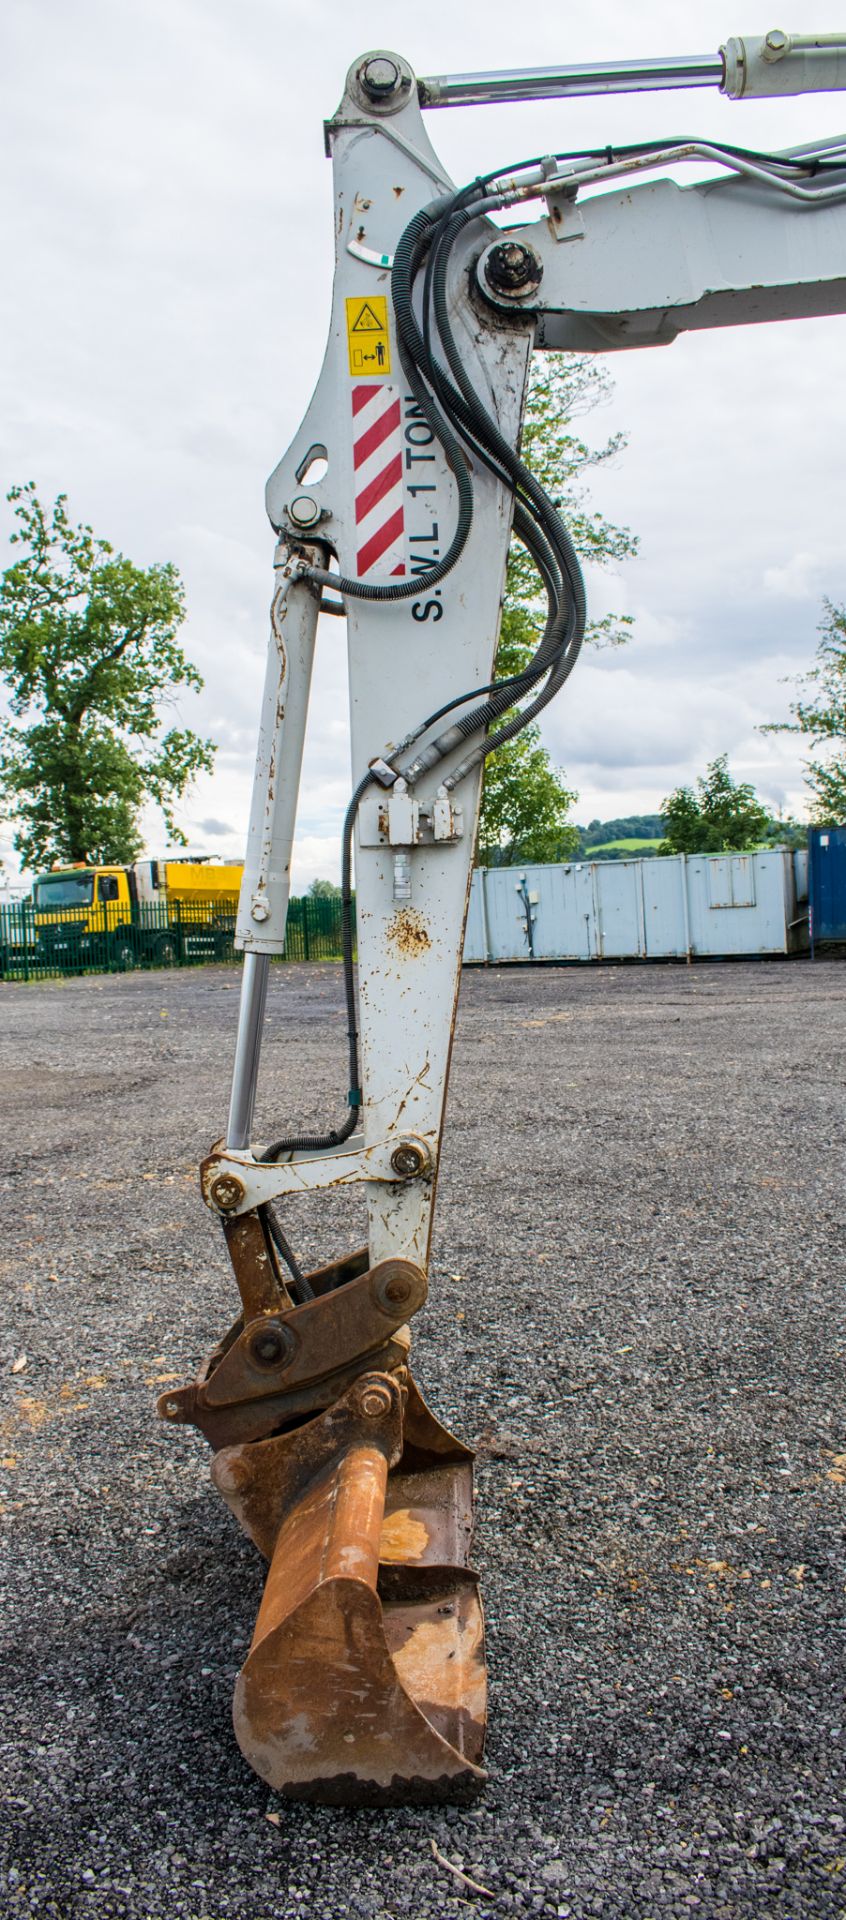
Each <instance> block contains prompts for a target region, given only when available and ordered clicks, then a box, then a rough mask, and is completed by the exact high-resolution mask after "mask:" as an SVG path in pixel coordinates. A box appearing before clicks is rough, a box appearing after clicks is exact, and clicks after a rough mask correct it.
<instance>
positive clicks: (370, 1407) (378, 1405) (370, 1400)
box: [359, 1384, 392, 1420]
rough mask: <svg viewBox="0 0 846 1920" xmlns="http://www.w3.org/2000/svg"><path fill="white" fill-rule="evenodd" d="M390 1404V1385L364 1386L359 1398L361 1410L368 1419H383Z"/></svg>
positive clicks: (389, 1409)
mask: <svg viewBox="0 0 846 1920" xmlns="http://www.w3.org/2000/svg"><path fill="white" fill-rule="evenodd" d="M391 1405H392V1400H391V1390H390V1387H380V1386H377V1385H376V1384H374V1385H373V1386H372V1387H365V1389H364V1392H363V1393H362V1395H361V1399H360V1400H359V1406H360V1408H361V1411H362V1413H363V1414H364V1415H365V1417H366V1419H368V1420H384V1418H385V1415H386V1414H387V1413H390V1411H391Z"/></svg>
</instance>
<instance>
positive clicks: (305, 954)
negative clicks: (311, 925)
mask: <svg viewBox="0 0 846 1920" xmlns="http://www.w3.org/2000/svg"><path fill="white" fill-rule="evenodd" d="M310 958H311V953H310V950H309V944H308V894H307V893H304V894H303V959H304V960H309V959H310Z"/></svg>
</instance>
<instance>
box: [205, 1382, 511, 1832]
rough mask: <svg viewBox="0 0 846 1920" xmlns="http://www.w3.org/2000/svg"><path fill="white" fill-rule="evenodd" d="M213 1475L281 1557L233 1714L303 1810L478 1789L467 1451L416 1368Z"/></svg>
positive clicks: (479, 1643)
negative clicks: (438, 1414) (424, 1392)
mask: <svg viewBox="0 0 846 1920" xmlns="http://www.w3.org/2000/svg"><path fill="white" fill-rule="evenodd" d="M212 1475H213V1478H214V1481H215V1483H216V1485H217V1487H218V1488H219V1490H220V1492H221V1493H222V1494H223V1496H224V1498H225V1500H226V1501H227V1503H228V1505H229V1506H230V1507H231V1508H232V1510H233V1512H234V1513H235V1515H236V1516H237V1518H238V1520H239V1522H240V1524H241V1526H242V1527H243V1528H244V1530H245V1532H247V1533H248V1534H249V1535H250V1538H251V1539H252V1540H253V1541H254V1542H255V1544H256V1545H257V1546H258V1547H259V1549H260V1550H261V1552H262V1553H263V1554H264V1555H265V1556H266V1558H267V1559H268V1560H269V1562H270V1571H269V1574H268V1578H267V1585H266V1587H265V1592H264V1597H263V1600H262V1603H261V1607H260V1609H259V1615H258V1620H257V1622H256V1629H255V1633H254V1635H253V1641H252V1645H251V1648H250V1652H249V1654H248V1657H247V1660H246V1661H245V1664H244V1667H243V1669H242V1671H241V1674H240V1676H239V1678H238V1682H237V1686H236V1691H235V1703H234V1721H235V1733H236V1737H237V1739H238V1743H239V1745H240V1747H241V1750H242V1752H243V1754H244V1756H245V1758H246V1759H247V1760H248V1761H249V1763H250V1766H251V1767H253V1768H254V1769H255V1771H256V1772H257V1773H259V1774H260V1775H261V1776H262V1777H263V1778H264V1779H265V1780H267V1781H268V1782H269V1784H270V1785H271V1786H272V1787H275V1788H277V1789H278V1790H279V1791H280V1792H282V1793H285V1794H287V1795H288V1796H289V1797H291V1798H293V1799H298V1800H319V1801H322V1802H324V1803H329V1804H339V1805H352V1806H385V1805H390V1804H395V1803H398V1802H403V1803H408V1802H410V1801H411V1802H413V1801H436V1800H440V1799H447V1798H448V1799H450V1800H456V1799H462V1798H470V1797H472V1796H473V1795H474V1794H475V1793H476V1792H478V1791H479V1789H480V1788H481V1787H482V1786H483V1784H484V1780H485V1774H484V1772H483V1770H482V1766H481V1761H482V1752H483V1747H484V1737H485V1701H486V1675H485V1665H484V1625H483V1619H482V1608H481V1602H480V1599H479V1592H478V1585H477V1580H476V1576H475V1574H474V1573H473V1572H472V1570H471V1569H470V1567H469V1565H468V1552H469V1545H470V1534H471V1529H472V1507H473V1483H472V1455H471V1453H470V1452H469V1450H468V1449H467V1448H466V1447H464V1446H463V1445H462V1444H461V1442H460V1441H458V1440H456V1439H455V1438H454V1437H453V1435H452V1434H449V1433H447V1432H446V1430H445V1429H444V1428H443V1427H441V1426H440V1425H439V1423H438V1422H437V1421H436V1420H435V1418H434V1416H433V1415H432V1414H431V1413H430V1412H429V1409H428V1408H427V1407H426V1405H425V1403H424V1402H423V1400H422V1398H421V1396H420V1394H419V1392H418V1390H417V1388H416V1387H415V1385H414V1383H413V1381H412V1380H411V1378H410V1376H409V1375H408V1374H407V1372H405V1371H404V1370H400V1371H399V1372H398V1373H384V1372H370V1373H363V1374H361V1375H359V1377H358V1379H357V1380H356V1381H355V1383H354V1385H353V1386H352V1387H350V1388H349V1389H348V1391H347V1392H346V1393H345V1394H344V1395H343V1396H342V1397H341V1398H340V1399H339V1400H337V1401H336V1402H335V1403H334V1404H333V1405H332V1406H331V1407H329V1408H328V1409H327V1410H326V1411H324V1412H323V1413H321V1414H319V1415H318V1416H317V1417H316V1418H314V1419H312V1420H308V1421H306V1423H305V1424H303V1425H301V1426H298V1427H296V1428H294V1429H293V1430H292V1431H289V1432H287V1433H283V1434H279V1435H276V1436H274V1437H272V1438H270V1439H266V1440H259V1441H253V1442H248V1443H245V1444H242V1445H238V1446H231V1447H224V1448H222V1449H221V1451H220V1452H219V1453H218V1454H217V1455H216V1457H215V1460H214V1463H213V1467H212Z"/></svg>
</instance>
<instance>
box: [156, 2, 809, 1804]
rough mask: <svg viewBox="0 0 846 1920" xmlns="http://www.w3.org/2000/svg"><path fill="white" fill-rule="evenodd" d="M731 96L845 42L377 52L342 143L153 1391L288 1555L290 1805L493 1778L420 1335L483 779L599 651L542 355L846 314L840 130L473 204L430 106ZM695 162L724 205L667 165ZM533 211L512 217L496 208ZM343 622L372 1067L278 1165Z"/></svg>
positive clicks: (463, 1457) (458, 1477)
mask: <svg viewBox="0 0 846 1920" xmlns="http://www.w3.org/2000/svg"><path fill="white" fill-rule="evenodd" d="M704 85H715V86H718V87H721V88H722V90H723V91H724V92H726V93H728V94H730V95H731V97H732V98H741V97H750V96H752V95H756V96H760V95H762V94H767V93H769V94H772V95H781V94H785V93H791V92H797V91H803V90H804V91H817V90H819V89H823V88H838V87H841V88H842V87H844V86H846V34H844V35H828V36H822V37H818V38H814V37H811V36H807V35H802V36H798V37H796V36H794V37H791V36H790V35H788V34H783V33H776V32H773V33H770V34H768V35H766V36H764V37H763V38H753V39H748V38H747V39H744V40H729V41H727V43H726V46H725V47H724V48H723V50H722V52H721V53H720V54H718V55H715V56H713V57H711V56H709V57H708V58H706V59H698V60H690V61H685V60H675V59H672V60H658V61H646V62H631V61H627V62H617V63H612V64H611V65H608V64H607V63H606V64H604V65H602V66H591V67H571V68H557V69H549V70H543V71H531V72H529V73H509V74H494V75H458V76H454V77H452V78H442V79H437V80H423V81H419V82H418V81H416V80H415V76H414V74H413V72H412V70H411V68H410V67H409V66H408V64H407V62H406V61H405V60H403V59H402V57H401V56H399V55H397V54H393V53H389V52H376V53H369V54H366V55H365V56H364V57H363V58H362V59H361V60H360V61H358V62H357V63H356V65H355V66H354V67H353V68H352V69H351V72H350V74H349V76H348V79H347V84H346V88H345V91H344V95H343V99H342V101H341V104H340V106H339V108H338V111H337V113H336V114H335V115H334V117H333V119H332V120H331V121H330V122H329V125H328V128H327V138H328V145H329V150H330V152H331V156H332V162H333V170H334V188H335V203H334V232H335V252H336V264H335V282H334V292H333V300H332V311H331V316H330V320H329V335H328V343H327V348H326V355H325V359H324V363H323V369H322V372H321V374H320V378H319V381H318V384H317V388H316V391H315V393H314V396H313V398H312V400H311V402H310V404H309V407H308V409H307V411H306V415H305V418H304V420H303V423H302V426H301V428H300V429H299V431H298V433H297V434H296V435H295V438H294V441H293V443H292V445H291V446H290V448H289V449H288V452H287V453H286V454H285V455H284V456H283V458H282V459H281V460H280V462H279V464H278V466H277V467H276V469H275V471H274V473H273V474H272V475H271V478H270V481H269V482H268V489H267V506H268V513H269V517H270V520H271V523H272V525H273V527H274V529H275V532H276V536H277V541H278V545H277V552H276V562H275V565H276V579H275V590H274V595H273V602H272V609H271V621H270V639H269V646H268V657H267V674H266V680H265V690H264V697H263V703H262V714H261V724H260V734H259V748H258V756H257V763H256V777H255V785H254V792H253V803H252V810H251V815H250V826H249V837H248V848H247V857H246V864H245V871H244V880H243V886H242V891H241V900H240V907H239V914H238V924H237V941H238V945H239V946H240V947H241V948H242V950H243V953H244V970H243V979H242V989H241V1008H240V1016H239V1024H238V1033H237V1040H236V1049H235V1065H234V1073H233V1083H232V1097H231V1105H230V1113H229V1122H228V1129H227V1134H226V1139H225V1141H224V1142H222V1143H219V1144H218V1145H217V1146H216V1147H215V1148H213V1149H212V1151H211V1152H210V1154H209V1156H208V1158H207V1159H206V1161H205V1162H204V1164H203V1168H202V1190H203V1195H204V1198H205V1200H206V1203H207V1205H208V1206H209V1207H210V1208H211V1209H212V1211H213V1212H214V1213H215V1214H216V1215H217V1216H218V1218H219V1219H220V1221H221V1224H222V1228H223V1233H224V1236H225V1239H226V1243H227V1248H228V1252H229V1255H230V1258H231V1261H232V1265H233V1268H234V1274H235V1279H236V1282H237V1286H238V1291H239V1293H240V1298H241V1308H240V1312H239V1314H238V1316H237V1318H236V1319H235V1320H234V1322H233V1324H232V1326H231V1327H230V1328H229V1330H228V1332H227V1333H225V1334H224V1336H223V1338H222V1339H221V1340H220V1341H219V1343H218V1345H217V1346H216V1347H215V1349H214V1351H213V1352H212V1353H211V1355H210V1356H209V1359H208V1360H207V1361H206V1363H205V1364H204V1366H203V1368H202V1370H201V1372H200V1375H199V1377H198V1378H197V1379H196V1380H195V1381H193V1382H192V1383H190V1384H189V1385H187V1386H185V1387H183V1388H180V1389H177V1390H175V1391H174V1390H171V1391H169V1392H168V1393H166V1394H165V1395H164V1396H163V1397H162V1399H161V1401H160V1403H159V1411H160V1413H161V1415H162V1417H163V1419H165V1420H166V1421H168V1422H170V1423H171V1424H173V1425H178V1424H180V1423H183V1424H184V1423H189V1424H192V1425H194V1426H196V1427H197V1428H198V1429H199V1430H200V1432H202V1433H203V1434H204V1435H205V1437H206V1439H207V1440H208V1441H209V1443H210V1445H211V1447H212V1448H213V1450H214V1455H215V1458H214V1463H213V1468H212V1473H213V1478H214V1481H215V1484H216V1485H217V1487H218V1489H219V1490H220V1492H221V1493H222V1495H223V1497H224V1498H225V1499H226V1501H227V1502H228V1504H229V1505H230V1506H231V1507H232V1509H233V1511H234V1513H235V1515H236V1517H237V1519H238V1520H239V1522H240V1524H241V1526H242V1527H243V1528H244V1529H245V1530H246V1531H247V1533H248V1534H249V1535H250V1537H251V1538H252V1539H253V1540H254V1542H255V1544H256V1545H257V1547H258V1548H259V1551H260V1552H261V1553H263V1554H264V1556H265V1557H266V1559H267V1560H268V1562H269V1574H268V1580H267V1587H266V1590H265V1595H264V1599H263V1601H262V1605H261V1609H260V1612H259V1617H258V1622H257V1625H256V1631H255V1635H254V1639H253V1643H252V1646H251V1649H250V1653H249V1655H248V1658H247V1660H246V1662H245V1665H244V1668H243V1671H242V1673H241V1675H240V1677H239V1680H238V1684H237V1688H236V1696H235V1729H236V1734H237V1738H238V1740H239V1742H240V1745H241V1747H242V1749H243V1752H244V1754H245V1755H246V1757H247V1759H248V1760H249V1762H250V1764H251V1765H252V1766H253V1767H255V1769H256V1770H257V1771H258V1772H259V1773H260V1774H261V1775H262V1776H263V1777H264V1778H265V1779H266V1780H268V1781H269V1782H270V1783H271V1784H272V1785H273V1786H274V1787H277V1788H279V1789H281V1790H282V1791H284V1792H285V1793H287V1794H290V1795H292V1796H294V1797H298V1798H311V1799H318V1800H326V1801H329V1802H342V1801H343V1802H349V1803H368V1804H382V1803H386V1802H390V1801H392V1800H409V1799H417V1800H427V1799H438V1798H451V1797H464V1796H467V1795H468V1794H472V1793H474V1792H476V1791H478V1789H479V1788H480V1787H481V1786H482V1785H483V1783H484V1778H485V1775H484V1771H483V1766H482V1758H483V1745H484V1729H485V1664H484V1642H483V1625H482V1612H481V1605H480V1601H479V1594H478V1585H477V1581H476V1576H475V1574H474V1573H473V1571H472V1568H471V1566H470V1564H469V1545H470V1533H471V1526H472V1506H473V1495H472V1455H471V1454H470V1452H469V1449H468V1448H467V1447H466V1446H465V1445H464V1444H463V1443H462V1442H461V1441H460V1440H458V1439H456V1438H455V1437H454V1436H453V1435H452V1434H450V1433H448V1432H447V1431H446V1429H445V1428H444V1427H442V1426H441V1424H440V1422H439V1421H438V1420H437V1419H436V1418H435V1416H434V1415H433V1414H432V1413H431V1412H430V1411H429V1410H428V1408H427V1407H426V1406H425V1403H424V1402H423V1400H422V1398H421V1396H420V1393H419V1391H418V1389H417V1387H416V1385H415V1383H414V1379H413V1376H412V1374H411V1372H410V1369H409V1347H410V1334H409V1327H408V1322H409V1320H410V1318H411V1316H412V1315H413V1313H414V1312H416V1311H417V1309H418V1308H419V1307H421V1306H422V1305H423V1303H424V1301H425V1299H426V1294H427V1273H428V1264H429V1246H430V1239H431V1232H432V1216H433V1208H434V1201H435V1192H436V1184H437V1171H438V1159H439V1153H440V1142H441V1130H442V1124H443V1114H444V1102H445V1098H446V1087H447V1076H448V1069H449V1060H450V1051H451V1045H452V1030H453V1023H454V1018H455V1009H456V1002H457V995H458V983H459V970H460V962H461V947H462V940H463V931H464V922H465V917H466V911H467V901H468V896H469V888H470V880H471V868H472V853H473V846H474V842H475V833H476V822H477V817H478V808H479V795H480V787H481V779H482V771H483V766H484V761H485V759H486V757H487V756H488V754H490V753H492V752H495V751H496V749H497V747H498V746H499V745H501V744H503V743H504V742H505V741H507V740H509V739H511V738H513V737H514V735H515V734H516V733H517V732H519V730H520V728H521V727H522V726H524V725H525V724H527V722H529V721H531V720H532V719H533V718H534V717H535V716H536V715H537V714H538V713H540V712H541V711H542V709H543V707H544V706H545V705H546V703H547V702H548V701H549V700H550V699H552V698H553V697H554V696H555V694H556V693H557V692H559V691H560V689H561V688H562V687H563V686H564V684H565V682H566V680H567V678H568V677H569V674H570V672H571V671H572V669H573V667H574V665H575V663H576V660H577V658H578V654H579V648H580V646H581V641H582V635H583V632H584V624H585V598H584V590H583V586H582V580H581V574H580V569H579V564H578V559H577V556H576V553H575V550H574V548H573V544H572V541H571V539H570V536H569V534H568V532H567V529H566V527H565V526H564V525H562V522H561V520H560V517H559V515H558V513H557V511H556V509H555V507H554V505H553V503H552V502H551V500H550V499H549V497H548V496H547V495H546V494H545V493H544V491H543V489H542V488H541V487H540V486H539V485H538V483H537V481H536V480H535V479H534V477H533V475H532V474H531V473H530V472H529V471H528V469H527V468H526V466H525V465H524V463H523V462H522V460H521V458H520V455H519V452H518V448H519V444H520V430H521V424H522V418H523V409H524V403H525V389H526V380H527V374H528V368H529V362H530V356H531V353H532V350H533V348H534V347H535V346H543V347H546V348H556V349H561V350H565V351H566V350H569V349H577V350H579V351H585V350H587V351H594V350H597V351H604V350H607V349H609V348H614V349H619V348H623V347H629V346H646V345H660V344H664V343H667V342H669V341H671V340H673V339H674V338H675V337H676V335H677V334H678V333H680V332H682V331H684V330H686V329H690V328H697V327H706V326H708V327H710V326H728V325H733V324H748V323H749V322H754V321H769V320H774V319H785V318H791V317H793V316H796V315H806V314H828V313H835V312H842V311H844V309H846V141H843V140H837V139H822V140H820V141H819V142H818V143H815V144H813V145H811V146H808V147H804V148H802V149H799V150H796V151H792V152H776V153H760V152H755V153H752V152H749V151H748V150H747V149H745V148H741V147H729V146H726V145H722V144H720V143H716V142H713V141H709V142H703V141H701V140H698V139H695V138H690V139H685V140H681V141H674V142H664V143H658V142H643V143H641V144H639V145H629V146H627V147H624V148H620V149H612V148H608V147H606V146H603V145H602V144H601V137H600V140H599V141H598V143H597V146H596V148H595V149H594V150H592V151H587V152H583V153H576V154H574V153H564V154H559V155H550V156H548V157H547V158H543V159H541V160H540V161H532V162H527V163H526V165H525V166H523V167H517V168H514V169H512V170H511V171H510V172H509V173H508V174H507V175H505V174H496V173H493V174H490V175H489V176H487V177H486V178H484V179H477V180H475V181H473V182H472V183H471V185H470V186H468V187H467V188H465V189H463V190H461V191H456V190H455V188H454V187H453V186H452V184H451V183H450V181H449V179H448V178H447V175H446V174H445V172H444V170H443V168H442V166H441V164H440V161H439V160H438V158H437V155H436V154H435V152H434V150H433V148H432V147H431V145H430V143H429V140H428V137H427V134H426V131H425V128H424V124H423V118H422V112H421V107H423V106H447V105H459V104H462V103H468V102H478V101H482V100H489V101H504V100H508V99H536V98H540V97H542V96H546V95H550V94H560V95H568V94H574V93H605V92H611V91H619V90H621V89H629V90H636V91H637V90H643V89H646V88H659V89H661V88H666V87H669V86H674V87H675V86H680V87H695V86H704ZM600 136H601V129H600ZM703 160H704V161H706V162H707V164H708V166H709V167H710V168H711V169H712V171H713V176H714V177H713V178H712V179H710V180H709V181H708V182H707V184H706V185H704V186H703V185H701V184H694V185H690V186H681V185H679V184H678V183H677V181H676V180H675V179H674V178H669V177H668V172H667V170H668V169H669V168H672V170H673V172H674V173H676V172H677V171H678V170H679V169H680V168H682V167H683V166H684V164H685V163H687V162H693V161H695V162H697V163H698V164H700V165H701V163H702V161H703ZM588 190H589V191H588ZM512 207H513V208H514V209H515V213H516V215H517V216H518V217H519V221H520V224H519V225H517V226H515V227H514V228H513V229H509V228H508V227H503V226H502V225H500V224H494V223H493V221H492V220H491V218H490V216H491V215H492V214H493V213H497V214H499V215H501V214H502V213H503V212H507V210H508V209H509V208H512ZM527 208H529V209H530V210H531V209H532V208H534V209H535V211H536V217H535V218H534V220H533V221H531V220H530V222H529V224H528V225H527V224H526V209H527ZM318 465H319V467H320V471H321V477H319V478H318V477H317V473H318ZM512 535H513V536H514V537H515V538H517V539H518V540H519V541H520V542H521V543H522V544H523V546H524V547H525V549H526V551H527V552H528V553H529V555H530V556H531V559H532V561H533V563H534V565H535V567H536V568H537V571H538V573H539V575H540V578H541V580H542V582H543V587H544V590H545V593H546V601H547V608H546V617H545V620H544V621H543V623H542V624H541V625H540V627H539V631H538V636H537V645H536V650H535V653H534V656H533V658H532V659H531V661H530V662H529V665H528V666H527V667H526V668H525V669H523V670H522V671H521V672H520V673H518V674H517V675H515V676H512V677H511V678H510V679H509V680H507V681H500V682H497V681H496V680H495V679H494V660H495V655H496V648H497V639H498V632H499V620H500V609H501V600H502V593H503V587H504V580H505V566H506V558H507V553H508V546H509V541H510V539H511V538H512ZM339 608H340V609H341V610H343V611H345V613H346V617H347V632H348V647H349V681H350V710H351V740H352V799H351V801H350V805H349V808H348V810H347V814H346V819H345V823H344V829H343V836H342V837H343V847H342V893H343V909H344V943H343V944H344V951H343V975H344V986H345V993H346V1001H347V1028H348V1032H347V1048H346V1053H347V1057H346V1061H345V1062H344V1063H342V1062H341V1061H339V1073H338V1093H337V1099H336V1102H335V1105H334V1109H333V1111H332V1112H331V1113H330V1114H329V1115H328V1116H327V1119H326V1121H325V1123H324V1124H323V1125H322V1126H321V1127H320V1128H318V1129H317V1130H316V1131H313V1132H304V1131H302V1130H300V1129H298V1127H297V1126H296V1124H294V1123H293V1122H292V1121H291V1120H290V1118H289V1119H288V1120H287V1121H286V1123H285V1125H284V1127H280V1129H279V1137H278V1138H272V1139H270V1140H265V1141H262V1142H261V1143H256V1142H255V1141H254V1139H253V1109H254V1102H255V1092H256V1084H257V1078H258V1072H259V1062H260V1049H261V1036H262V1028H263V1023H264V1009H265V997H266V992H267V983H268V968H269V963H270V959H271V957H272V956H273V955H274V954H281V953H282V951H283V948H284V941H285V918H286V911H287V904H288V889H289V874H290V861H291V849H292V844H293V834H294V822H295V814H296V801H297V788H298V783H299V772H300V764H301V759H302V750H303V739H304V735H305V726H306V715H307V708H308V695H309V685H310V680H311V671H312V662H313V658H314V649H315V642H316V636H317V630H318V621H319V615H320V612H321V611H322V610H323V611H327V612H336V611H338V610H339ZM353 868H354V871H355V891H356V901H355V904H356V919H357V946H358V955H357V961H358V973H357V977H356V969H355V966H354V955H353V927H352V885H353ZM345 1096H346V1097H345ZM347 1188H349V1189H351V1190H353V1191H354V1192H355V1193H357V1194H358V1195H359V1196H363V1198H364V1201H365V1204H366V1210H367V1223H368V1224H367V1240H366V1245H364V1246H363V1247H359V1248H353V1249H352V1250H349V1249H340V1250H339V1251H338V1252H337V1254H336V1256H335V1257H334V1259H333V1260H332V1261H331V1262H329V1264H326V1265H323V1266H319V1267H315V1266H314V1264H313V1262H312V1263H310V1262H308V1260H307V1259H306V1257H305V1255H304V1251H303V1248H302V1245H301V1229H300V1228H299V1227H298V1223H297V1209H296V1200H297V1197H298V1196H300V1195H302V1194H305V1193H309V1194H317V1193H319V1192H321V1191H329V1190H331V1191H332V1192H334V1193H338V1192H341V1191H342V1190H345V1189H347ZM278 1207H284V1221H283V1219H282V1218H280V1214H279V1213H278V1212H277V1208H278Z"/></svg>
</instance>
